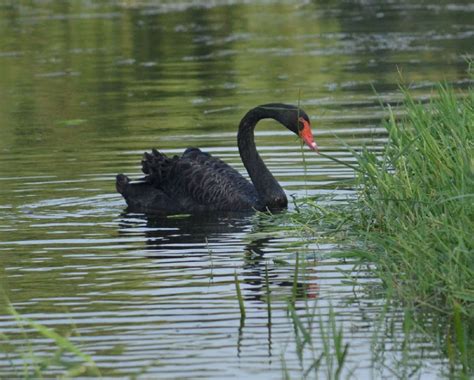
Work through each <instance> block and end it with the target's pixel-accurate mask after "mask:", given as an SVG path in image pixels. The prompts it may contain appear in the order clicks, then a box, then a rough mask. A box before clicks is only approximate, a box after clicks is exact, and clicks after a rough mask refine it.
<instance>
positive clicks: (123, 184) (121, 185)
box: [115, 174, 130, 195]
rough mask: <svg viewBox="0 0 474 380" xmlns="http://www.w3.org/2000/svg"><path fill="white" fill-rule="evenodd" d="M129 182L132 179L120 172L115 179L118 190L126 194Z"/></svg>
mask: <svg viewBox="0 0 474 380" xmlns="http://www.w3.org/2000/svg"><path fill="white" fill-rule="evenodd" d="M129 183H130V179H129V178H128V177H127V176H126V175H123V174H118V175H117V177H116V180H115V188H116V189H117V192H118V193H120V194H122V195H124V194H125V191H126V189H127V187H128V184H129Z"/></svg>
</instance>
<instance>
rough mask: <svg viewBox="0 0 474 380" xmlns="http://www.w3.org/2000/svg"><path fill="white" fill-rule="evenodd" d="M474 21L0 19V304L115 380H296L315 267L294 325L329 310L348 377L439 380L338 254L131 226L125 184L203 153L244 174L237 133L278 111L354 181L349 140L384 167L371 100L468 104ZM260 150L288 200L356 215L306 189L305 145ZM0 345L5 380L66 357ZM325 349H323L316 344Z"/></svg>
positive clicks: (176, 10) (323, 167) (204, 9)
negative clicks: (436, 89)
mask: <svg viewBox="0 0 474 380" xmlns="http://www.w3.org/2000/svg"><path fill="white" fill-rule="evenodd" d="M473 13H474V7H473V6H472V4H471V2H469V1H458V2H434V1H432V2H428V3H427V2H421V1H419V2H411V1H410V2H408V1H406V2H382V1H360V2H346V1H331V2H321V3H320V2H318V1H314V2H309V1H307V2H296V1H280V2H275V1H257V2H246V1H237V0H236V1H219V0H216V1H212V2H208V1H173V2H168V1H166V2H160V4H158V5H157V4H155V3H154V2H151V1H132V0H129V1H112V0H110V1H104V2H100V3H95V2H90V1H85V0H84V1H76V2H71V3H69V2H50V1H32V2H9V1H4V2H2V3H1V4H0V34H1V36H2V38H1V39H0V259H1V267H0V268H1V271H2V276H1V279H2V282H1V284H2V292H4V293H5V294H6V295H7V297H8V299H9V300H10V302H11V303H12V305H13V306H14V307H15V309H16V310H17V311H18V312H19V313H21V315H23V316H24V317H27V318H31V319H33V320H35V321H37V322H39V323H41V324H43V325H45V326H48V327H50V328H54V329H55V330H56V331H57V332H59V333H61V334H63V335H71V334H72V335H71V338H70V340H71V341H72V342H73V343H74V344H76V345H77V346H78V347H79V348H80V349H81V350H83V351H84V352H86V353H88V354H90V355H91V356H92V357H93V359H94V361H95V362H96V363H97V365H98V367H99V368H100V370H101V373H102V374H103V375H104V376H118V377H129V376H134V375H137V376H143V377H151V378H154V377H159V378H199V377H201V378H243V377H249V376H251V377H252V378H262V379H273V378H281V377H282V374H283V372H282V366H283V363H284V364H285V365H286V367H287V369H288V371H289V373H290V374H291V375H292V377H296V378H298V377H299V376H300V374H301V373H302V372H301V365H300V361H299V360H298V358H297V355H296V346H295V337H294V332H293V326H292V324H291V322H290V320H289V318H288V314H287V301H288V299H289V297H290V296H291V293H292V287H293V278H294V263H295V254H296V253H300V254H301V255H306V257H308V258H309V259H308V260H305V263H306V264H305V265H306V276H305V278H303V279H300V280H299V287H300V288H301V290H300V291H299V293H298V294H299V298H298V300H297V303H296V306H297V308H298V309H299V310H300V311H302V308H304V304H305V301H304V299H309V300H310V304H312V302H313V300H317V301H318V303H317V309H316V310H317V313H318V314H320V315H322V316H323V319H325V316H326V315H328V310H329V306H330V305H332V306H333V307H334V310H335V311H336V312H337V313H338V314H337V315H338V317H337V323H338V324H340V325H341V326H342V327H343V331H344V340H345V341H347V342H349V344H350V348H349V353H350V354H349V357H348V361H347V364H346V374H347V373H349V372H348V371H349V370H352V369H353V370H354V371H355V372H354V374H355V376H358V377H366V376H371V375H372V376H375V377H380V376H391V373H392V372H390V371H391V370H395V371H403V370H407V369H406V368H408V370H407V371H411V370H413V369H414V368H416V366H417V365H418V364H420V363H421V368H420V369H419V370H418V371H417V372H415V373H416V375H417V376H421V377H423V378H430V377H434V376H438V375H440V373H442V372H443V371H444V370H445V361H446V359H445V358H443V357H442V356H440V354H439V352H437V351H436V350H434V349H433V348H432V347H431V346H430V344H429V343H428V342H427V341H426V338H423V337H417V339H416V340H414V341H413V342H412V343H411V351H410V356H409V358H408V359H406V358H404V357H403V353H401V352H400V349H399V345H398V342H399V341H400V340H402V339H403V338H402V334H401V331H402V322H401V321H402V319H403V315H401V314H400V311H398V310H396V309H394V310H391V311H390V312H389V315H388V316H387V317H385V319H386V320H387V321H391V322H390V323H391V326H392V327H391V328H390V329H388V328H386V329H384V328H380V326H384V323H385V322H384V321H383V320H382V323H380V315H381V313H382V308H383V305H384V300H383V298H381V297H380V295H377V294H376V293H371V292H367V291H366V290H365V288H364V287H362V286H360V285H362V284H364V283H367V282H374V281H376V279H374V278H372V275H371V273H370V272H367V271H364V270H362V271H357V272H354V271H353V269H352V267H353V266H352V264H351V263H350V262H344V261H340V260H336V259H332V258H331V257H330V253H331V252H333V251H334V250H338V249H340V248H341V247H340V244H338V242H337V241H333V242H329V241H324V242H321V241H312V242H303V241H301V240H298V239H296V238H295V237H291V236H288V235H285V234H280V233H276V232H271V230H269V229H268V228H267V227H266V222H265V219H262V218H261V217H255V216H254V215H251V214H248V215H247V214H243V215H242V214H240V215H238V214H237V215H235V214H234V215H214V216H208V217H195V216H194V217H192V216H191V217H184V218H172V219H169V218H168V219H166V218H146V217H145V216H143V215H140V214H127V213H126V212H125V204H124V202H123V200H122V199H121V197H120V196H119V195H118V194H116V193H115V191H114V177H115V175H116V173H119V172H123V173H126V174H127V175H130V176H132V177H138V176H139V175H140V173H139V172H140V169H139V162H140V157H141V154H142V152H143V151H145V150H148V149H150V148H151V147H158V148H160V149H161V150H162V151H164V152H166V153H170V154H174V153H179V152H181V151H182V150H183V149H184V148H186V147H188V146H199V147H201V148H202V149H205V150H206V151H208V152H211V153H212V154H215V155H219V156H220V157H222V158H223V159H225V160H226V161H227V162H229V163H230V164H232V165H233V166H235V167H236V168H238V169H239V170H241V171H243V170H244V169H243V165H242V164H241V162H240V159H239V156H238V152H237V148H236V142H235V135H236V128H237V125H238V122H239V120H240V118H241V117H242V116H243V114H244V113H245V112H246V111H247V110H248V109H249V108H251V107H253V106H255V105H258V104H262V103H266V102H275V101H279V102H286V103H294V104H296V103H298V102H300V104H301V106H302V107H303V108H304V109H305V110H306V111H307V113H308V114H309V115H310V118H311V119H312V121H313V128H314V129H315V138H316V141H317V142H318V145H319V146H320V147H321V150H322V151H323V152H325V153H327V154H331V155H333V156H335V157H338V158H340V159H343V160H348V161H349V160H350V154H349V153H348V151H347V148H346V147H345V146H344V144H343V142H342V141H344V142H345V143H347V144H349V145H351V146H353V147H355V148H357V147H360V146H362V145H363V144H367V145H370V146H372V148H373V149H378V148H379V147H380V146H381V144H383V142H384V135H383V134H381V133H380V132H378V130H377V128H378V127H379V125H380V123H379V121H380V119H381V117H383V115H384V112H383V111H382V110H381V108H380V106H379V99H383V101H385V102H390V103H391V104H392V105H393V106H394V107H395V108H396V105H397V104H398V103H399V102H400V100H401V96H400V94H399V92H398V90H397V82H398V81H399V78H400V76H399V73H398V72H400V73H401V74H402V76H403V78H404V80H405V81H406V83H409V84H410V86H411V87H412V88H413V91H414V92H415V94H416V95H417V96H418V97H419V98H421V99H425V98H427V97H429V96H430V93H431V86H432V84H433V83H435V82H437V81H439V80H446V81H447V82H449V83H451V84H453V85H454V86H456V87H459V88H464V87H466V86H467V85H468V83H469V82H468V80H467V79H466V78H467V75H466V68H467V64H466V62H465V59H464V55H465V54H467V53H470V52H472V46H474V45H473V43H474V25H473V23H472V20H473V19H474V17H473V16H474V14H473ZM374 89H375V90H376V92H377V94H375V92H374ZM257 145H258V146H259V150H260V152H261V154H262V156H263V157H264V159H265V161H266V163H267V164H268V166H269V168H270V170H271V171H272V172H273V173H274V174H275V176H276V177H277V178H278V180H279V181H280V183H281V184H282V185H283V187H284V188H285V190H286V192H287V194H288V195H294V196H295V197H296V198H301V197H304V196H306V195H309V196H320V195H326V194H329V195H331V196H335V197H336V198H341V199H347V198H348V197H349V199H350V197H351V196H352V192H351V190H350V188H347V187H344V186H341V185H340V181H341V180H344V179H348V178H351V177H352V173H351V171H350V170H348V169H347V168H344V167H341V166H340V165H337V164H335V163H334V162H331V161H328V160H326V159H323V158H322V157H320V156H317V155H314V154H312V153H311V152H306V153H305V161H306V164H307V168H306V170H305V169H304V167H303V157H302V154H301V150H300V148H299V143H298V142H297V141H296V139H295V138H294V136H290V135H289V134H288V133H287V131H286V130H283V129H281V128H280V127H279V126H277V125H275V124H274V123H271V122H262V123H261V124H259V127H258V130H257ZM292 207H293V206H290V208H292ZM265 265H268V272H269V279H270V287H271V288H272V291H273V293H272V298H273V301H274V302H273V303H274V306H273V307H274V309H273V315H272V327H271V329H269V328H268V326H267V310H266V303H265V292H266V290H265V285H264V284H265ZM234 272H236V273H237V274H238V276H239V279H240V281H241V287H242V291H243V295H244V298H245V304H246V307H247V318H246V320H245V324H244V325H241V323H240V312H239V308H238V303H237V300H236V296H235V286H234ZM349 275H350V276H352V280H356V285H354V284H352V283H351V282H350V281H348V277H347V276H349ZM378 329H379V335H381V336H382V338H383V339H380V341H379V345H378V346H379V347H376V349H375V350H374V347H372V345H371V344H372V342H371V338H372V336H373V334H374V331H377V330H378ZM389 330H390V331H391V332H390V333H389V332H388V331H389ZM23 331H26V333H27V336H26V337H25V335H24V334H23ZM380 331H381V332H380ZM0 332H1V333H2V334H4V335H2V345H1V351H0V375H1V376H0V377H5V378H12V377H21V376H22V374H23V372H22V371H23V369H24V367H25V365H26V364H25V363H27V362H28V361H29V360H31V359H29V358H28V354H27V353H25V352H27V351H28V347H31V349H32V351H33V352H34V353H35V355H36V356H37V357H42V356H43V357H44V356H46V355H52V354H53V353H54V352H55V350H56V347H57V346H56V345H55V344H53V343H52V342H51V341H50V340H48V339H46V338H44V337H42V336H41V335H39V334H37V333H36V332H34V331H33V330H32V329H31V328H24V329H22V328H21V327H20V325H19V323H18V322H17V321H15V320H14V318H13V317H12V316H11V315H10V314H9V313H7V312H6V310H5V309H3V311H2V315H0ZM313 339H314V342H315V346H316V347H321V345H322V338H321V334H320V331H319V329H318V328H315V329H314V332H313ZM381 353H382V354H381ZM381 356H383V357H384V358H383V360H380V357H381ZM282 357H283V358H284V359H282ZM374 358H375V359H378V361H374ZM65 360H66V362H71V363H73V362H74V361H75V360H77V358H75V357H74V356H73V355H69V356H68V355H66V356H65ZM306 363H308V362H306ZM400 363H402V364H403V363H404V364H403V365H400ZM306 368H307V367H306ZM400 368H401V369H400ZM404 368H405V369H404ZM62 370H64V367H63V369H61V368H59V367H57V366H51V367H50V368H48V369H46V370H44V374H45V375H53V374H57V373H61V371H62ZM401 373H403V372H401Z"/></svg>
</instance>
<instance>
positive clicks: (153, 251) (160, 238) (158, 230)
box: [119, 212, 317, 300]
mask: <svg viewBox="0 0 474 380" xmlns="http://www.w3.org/2000/svg"><path fill="white" fill-rule="evenodd" d="M255 218H257V221H255ZM119 226H120V229H119V234H121V235H126V236H144V237H145V238H146V246H145V249H146V257H147V258H150V259H177V260H182V259H183V257H192V258H193V259H196V258H203V257H205V258H208V259H209V262H208V265H209V267H211V266H214V267H215V268H216V269H218V263H219V262H222V261H221V260H213V259H222V258H225V263H226V264H225V265H226V268H227V269H226V270H228V267H229V258H230V259H231V260H234V261H237V260H236V259H234V258H236V257H238V258H239V262H241V261H243V264H242V268H243V271H242V274H241V275H240V277H239V279H240V281H242V282H243V283H245V284H247V285H248V286H246V288H247V289H248V291H245V292H244V297H245V299H254V300H260V299H261V298H262V296H264V295H265V294H266V289H265V267H266V266H267V267H268V277H269V282H270V286H271V287H273V288H281V289H286V290H285V291H284V293H286V294H288V292H290V294H291V291H292V288H293V275H294V273H293V272H294V267H293V266H291V265H288V266H285V267H276V266H275V265H274V262H273V260H272V256H271V253H272V251H274V250H275V249H272V247H271V243H272V241H274V238H272V237H268V236H267V237H264V238H262V237H259V238H255V239H253V240H250V241H249V240H248V238H249V237H251V236H252V233H255V232H258V229H259V226H258V216H255V213H254V212H248V213H242V212H236V213H232V212H229V213H217V214H210V213H209V214H199V215H188V216H182V217H178V218H175V217H166V216H158V215H153V216H149V215H148V216H147V215H144V214H130V213H124V214H122V216H121V221H120V223H119ZM135 249H136V247H135ZM280 249H281V248H280V247H279V248H278V249H277V250H278V251H280ZM242 253H243V255H242ZM200 265H203V261H202V260H201V261H200ZM307 274H308V273H307ZM308 282H310V283H311V282H314V276H313V278H312V279H311V280H310V281H308V278H306V280H304V281H298V282H297V298H302V297H304V296H306V297H310V298H314V297H315V296H316V293H317V292H315V290H314V286H315V284H309V283H308ZM311 289H312V290H311Z"/></svg>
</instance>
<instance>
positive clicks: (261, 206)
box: [116, 103, 318, 214]
mask: <svg viewBox="0 0 474 380" xmlns="http://www.w3.org/2000/svg"><path fill="white" fill-rule="evenodd" d="M262 119H275V120H276V121H278V122H280V123H281V124H283V125H284V126H285V127H286V128H288V129H289V130H290V131H292V132H294V133H295V134H297V135H298V136H300V137H301V138H302V139H303V141H304V142H305V143H306V144H307V145H308V146H309V147H310V149H312V150H316V151H317V150H318V147H317V145H316V143H315V142H314V140H313V133H312V131H311V124H310V121H309V118H308V115H307V114H306V113H305V112H304V111H303V110H302V109H300V108H298V107H295V106H292V105H287V104H278V103H272V104H264V105H261V106H258V107H255V108H253V109H252V110H250V111H249V112H247V114H246V115H245V116H244V117H243V119H242V120H241V121H240V125H239V132H238V135H237V142H238V146H239V153H240V157H241V159H242V162H243V163H244V165H245V168H246V169H247V172H248V174H249V176H250V179H251V180H252V183H250V182H249V181H248V180H247V179H245V178H244V177H243V176H242V175H241V174H240V173H239V172H238V171H237V170H235V169H233V168H232V167H230V166H229V165H227V164H226V163H225V162H223V161H221V160H220V159H219V158H216V157H212V156H211V155H210V154H208V153H204V152H201V151H200V150H199V149H197V148H188V149H186V150H185V152H184V153H183V155H182V156H181V157H178V156H174V157H167V156H165V155H164V154H163V153H160V152H158V151H157V150H156V149H153V150H152V152H151V153H145V154H144V157H143V160H142V170H143V173H145V175H146V176H145V177H144V178H143V179H142V180H141V181H139V182H130V179H129V178H128V177H127V176H125V175H123V174H119V175H117V181H116V188H117V191H118V192H119V193H120V194H122V196H123V197H124V198H125V201H126V202H127V204H128V207H129V210H130V211H135V212H144V213H165V214H169V213H195V212H204V211H243V210H252V209H256V210H265V209H271V210H272V209H281V208H285V207H286V206H287V204H288V201H287V198H286V195H285V192H284V191H283V189H282V188H281V186H280V185H279V184H278V182H277V181H276V179H275V178H274V177H273V175H272V173H270V171H269V170H268V169H267V167H266V166H265V164H264V162H263V160H262V159H261V158H260V155H259V154H258V153H257V149H256V147H255V141H254V133H253V131H254V129H255V126H256V125H257V123H258V122H259V121H260V120H262Z"/></svg>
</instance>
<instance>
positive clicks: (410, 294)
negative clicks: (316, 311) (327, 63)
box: [356, 85, 474, 375]
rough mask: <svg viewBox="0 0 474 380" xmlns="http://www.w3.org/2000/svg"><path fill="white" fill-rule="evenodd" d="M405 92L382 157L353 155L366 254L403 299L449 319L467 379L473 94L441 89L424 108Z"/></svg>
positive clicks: (473, 281)
mask: <svg viewBox="0 0 474 380" xmlns="http://www.w3.org/2000/svg"><path fill="white" fill-rule="evenodd" d="M405 95H406V100H405V109H406V112H407V113H406V116H405V117H403V118H402V119H401V120H396V119H395V118H394V116H393V113H392V112H391V110H390V109H389V114H390V118H389V120H388V121H387V122H386V123H385V127H386V129H387V132H388V141H387V144H386V145H385V149H384V151H383V154H382V155H379V154H376V153H374V152H371V151H369V150H367V149H366V150H363V151H362V152H361V153H360V154H356V157H357V160H358V164H359V170H358V171H357V182H358V185H359V186H358V188H359V189H360V193H359V198H358V199H359V200H358V204H357V207H356V213H358V214H359V215H358V216H359V218H358V219H359V220H360V223H361V224H360V227H361V228H362V229H363V230H365V231H367V232H368V233H367V236H368V238H369V241H370V242H372V243H375V249H370V250H364V252H361V255H362V256H363V257H364V259H365V260H367V261H369V262H373V263H375V264H376V267H377V272H378V274H379V276H380V277H381V279H382V280H383V281H384V284H385V286H386V287H387V288H388V289H389V290H390V292H391V293H393V294H394V295H395V296H396V298H397V299H399V300H401V301H402V302H403V303H404V304H405V305H407V306H409V307H412V308H414V309H421V310H428V311H430V312H434V313H437V314H438V315H440V316H442V317H443V318H444V319H447V320H448V323H447V324H445V326H447V327H446V328H447V329H448V331H445V332H444V333H443V335H444V336H445V340H446V342H445V343H446V344H445V346H446V347H445V349H446V351H447V352H448V354H449V352H451V354H449V355H448V356H449V357H450V361H451V359H458V360H459V362H460V363H461V366H462V373H464V374H465V375H466V374H467V373H468V368H470V369H471V370H472V368H473V367H474V363H473V362H472V361H473V358H470V359H468V357H469V356H468V355H467V354H466V352H474V346H473V343H469V339H468V338H467V337H469V336H471V337H472V336H473V335H474V327H473V326H474V238H473V236H474V157H473V149H474V91H473V90H472V89H470V90H469V92H468V93H467V94H457V93H456V92H455V91H454V90H453V89H451V88H450V87H449V86H447V85H440V86H438V89H437V93H436V96H434V97H433V98H432V100H431V101H430V102H429V103H428V104H426V105H424V104H421V103H417V102H416V101H415V100H414V99H413V97H412V96H411V95H410V94H409V93H408V92H407V91H405ZM470 341H471V342H472V339H471V340H470ZM453 345H454V346H455V347H456V348H457V352H458V354H457V356H458V357H457V358H454V357H453V354H452V351H453V350H452V346H453Z"/></svg>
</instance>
